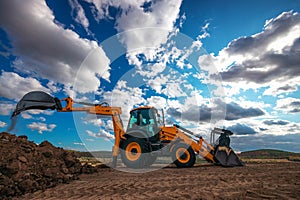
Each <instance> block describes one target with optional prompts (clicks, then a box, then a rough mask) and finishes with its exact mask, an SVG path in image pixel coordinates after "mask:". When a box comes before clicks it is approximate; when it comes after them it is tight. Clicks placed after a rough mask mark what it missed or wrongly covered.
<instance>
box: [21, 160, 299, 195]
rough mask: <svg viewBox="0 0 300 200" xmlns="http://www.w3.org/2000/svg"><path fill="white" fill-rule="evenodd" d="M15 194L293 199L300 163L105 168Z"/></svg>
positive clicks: (297, 193) (295, 192) (296, 187)
mask: <svg viewBox="0 0 300 200" xmlns="http://www.w3.org/2000/svg"><path fill="white" fill-rule="evenodd" d="M79 178H80V179H79V180H75V181H72V182H71V183H69V184H61V185H58V186H56V187H54V188H49V189H46V190H45V191H37V192H35V193H32V194H26V195H24V196H22V197H19V198H15V199H72V200H73V199H87V200H88V199H91V200H95V199H299V197H300V181H299V180H300V163H299V162H283V163H252V164H247V166H246V167H235V168H223V167H219V166H212V165H197V166H195V167H193V168H185V169H179V168H175V167H168V168H163V169H158V170H156V171H152V172H148V173H140V174H138V173H126V172H122V171H118V170H114V169H110V168H106V169H98V172H97V173H95V174H82V175H80V176H79Z"/></svg>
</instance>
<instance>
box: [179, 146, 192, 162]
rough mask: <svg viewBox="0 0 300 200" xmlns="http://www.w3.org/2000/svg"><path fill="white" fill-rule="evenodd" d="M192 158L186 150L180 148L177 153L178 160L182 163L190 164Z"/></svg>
mask: <svg viewBox="0 0 300 200" xmlns="http://www.w3.org/2000/svg"><path fill="white" fill-rule="evenodd" d="M190 158H191V155H190V153H189V152H188V150H187V149H186V148H178V149H177V151H176V159H177V160H178V161H179V162H181V163H187V162H189V160H190Z"/></svg>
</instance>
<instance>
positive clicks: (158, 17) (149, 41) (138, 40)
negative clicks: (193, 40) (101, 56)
mask: <svg viewBox="0 0 300 200" xmlns="http://www.w3.org/2000/svg"><path fill="white" fill-rule="evenodd" d="M143 4H144V1H143V2H137V3H134V4H130V3H128V4H127V7H125V5H123V7H122V9H123V10H122V11H123V12H122V14H121V15H120V17H118V18H117V20H116V29H117V30H118V32H123V31H124V33H123V34H122V35H121V38H120V41H121V42H122V43H123V44H124V45H125V46H126V49H127V58H128V60H129V62H130V63H131V64H134V65H137V66H138V65H140V63H139V61H138V60H137V59H136V57H137V55H138V54H143V55H144V56H145V59H146V60H153V59H154V58H155V55H156V53H157V51H158V49H159V47H160V46H161V45H162V44H164V43H166V42H167V40H168V36H169V34H170V33H171V32H172V31H174V30H175V27H174V23H175V21H176V19H177V18H178V17H179V11H180V5H181V0H172V1H168V0H163V1H154V2H151V4H150V7H149V8H147V9H145V8H143V6H142V5H143Z"/></svg>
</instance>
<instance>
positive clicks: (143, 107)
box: [130, 106, 154, 112]
mask: <svg viewBox="0 0 300 200" xmlns="http://www.w3.org/2000/svg"><path fill="white" fill-rule="evenodd" d="M150 108H154V107H153V106H140V107H137V108H134V109H132V110H131V111H130V112H132V111H135V110H143V109H150Z"/></svg>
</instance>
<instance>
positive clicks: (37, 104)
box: [12, 91, 126, 165]
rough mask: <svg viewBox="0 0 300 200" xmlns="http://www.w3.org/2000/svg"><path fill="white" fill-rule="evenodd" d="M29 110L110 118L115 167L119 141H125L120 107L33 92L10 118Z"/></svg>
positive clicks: (24, 98) (28, 94)
mask: <svg viewBox="0 0 300 200" xmlns="http://www.w3.org/2000/svg"><path fill="white" fill-rule="evenodd" d="M62 101H64V102H65V103H66V105H65V106H64V107H63V106H62V104H61V102H62ZM74 103H76V104H83V105H84V106H81V107H75V106H74ZM31 109H39V110H47V109H52V110H54V109H56V110H57V111H58V112H86V113H88V114H95V115H102V116H111V117H112V122H113V127H114V134H115V143H114V147H113V165H116V160H117V156H118V153H119V146H120V142H121V139H126V138H125V137H124V134H125V130H124V128H123V124H122V120H121V118H120V114H122V109H121V108H120V107H111V106H109V105H108V104H107V103H101V104H92V103H85V102H74V100H73V99H72V98H71V97H67V98H64V99H62V100H59V99H58V98H56V97H55V98H54V97H52V96H50V95H49V94H47V93H45V92H42V91H33V92H29V93H27V94H26V95H24V97H23V98H22V99H21V100H20V101H19V102H18V104H17V106H16V109H15V111H14V112H13V114H12V117H15V116H17V115H18V114H20V113H21V112H22V111H25V110H31Z"/></svg>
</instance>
